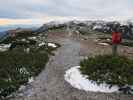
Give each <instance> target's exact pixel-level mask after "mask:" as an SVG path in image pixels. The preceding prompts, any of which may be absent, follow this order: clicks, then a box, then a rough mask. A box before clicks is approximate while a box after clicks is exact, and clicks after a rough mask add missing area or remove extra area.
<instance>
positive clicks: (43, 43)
mask: <svg viewBox="0 0 133 100" xmlns="http://www.w3.org/2000/svg"><path fill="white" fill-rule="evenodd" d="M45 44H46V43H45V42H42V43H40V44H39V45H38V46H39V47H41V46H43V45H45Z"/></svg>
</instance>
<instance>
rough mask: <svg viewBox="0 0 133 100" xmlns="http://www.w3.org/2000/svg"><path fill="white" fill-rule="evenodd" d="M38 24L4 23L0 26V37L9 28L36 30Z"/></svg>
mask: <svg viewBox="0 0 133 100" xmlns="http://www.w3.org/2000/svg"><path fill="white" fill-rule="evenodd" d="M39 26H40V25H21V24H20V25H5V26H0V37H3V36H4V35H6V34H7V31H9V30H15V29H19V28H20V29H31V30H36V29H38V27H39Z"/></svg>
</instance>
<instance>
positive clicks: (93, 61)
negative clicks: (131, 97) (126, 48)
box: [80, 55, 133, 92]
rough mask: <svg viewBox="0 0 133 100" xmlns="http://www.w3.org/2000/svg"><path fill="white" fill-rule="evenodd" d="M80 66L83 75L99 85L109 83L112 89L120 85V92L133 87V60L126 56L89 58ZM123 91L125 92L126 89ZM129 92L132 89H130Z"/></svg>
mask: <svg viewBox="0 0 133 100" xmlns="http://www.w3.org/2000/svg"><path fill="white" fill-rule="evenodd" d="M80 66H81V67H80V70H81V73H82V74H84V75H87V76H88V79H89V80H92V81H95V82H97V84H101V83H107V84H109V85H110V87H111V86H112V85H118V86H119V87H120V90H121V89H122V88H123V87H125V86H127V87H128V86H131V85H133V60H132V59H129V58H126V57H124V56H112V55H98V56H95V57H88V58H87V59H84V60H82V61H81V62H80ZM125 89H126V88H125ZM122 91H123V92H124V89H123V90H122ZM129 91H132V89H131V88H130V89H129ZM129 91H128V92H129ZM126 92H127V91H126ZM132 92H133V91H132Z"/></svg>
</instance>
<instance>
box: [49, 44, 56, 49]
mask: <svg viewBox="0 0 133 100" xmlns="http://www.w3.org/2000/svg"><path fill="white" fill-rule="evenodd" d="M48 46H50V47H53V48H56V47H57V46H56V44H54V43H48Z"/></svg>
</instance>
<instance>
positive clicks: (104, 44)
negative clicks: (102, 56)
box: [98, 43, 109, 46]
mask: <svg viewBox="0 0 133 100" xmlns="http://www.w3.org/2000/svg"><path fill="white" fill-rule="evenodd" d="M98 44H99V45H103V46H108V45H109V44H108V43H98Z"/></svg>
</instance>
